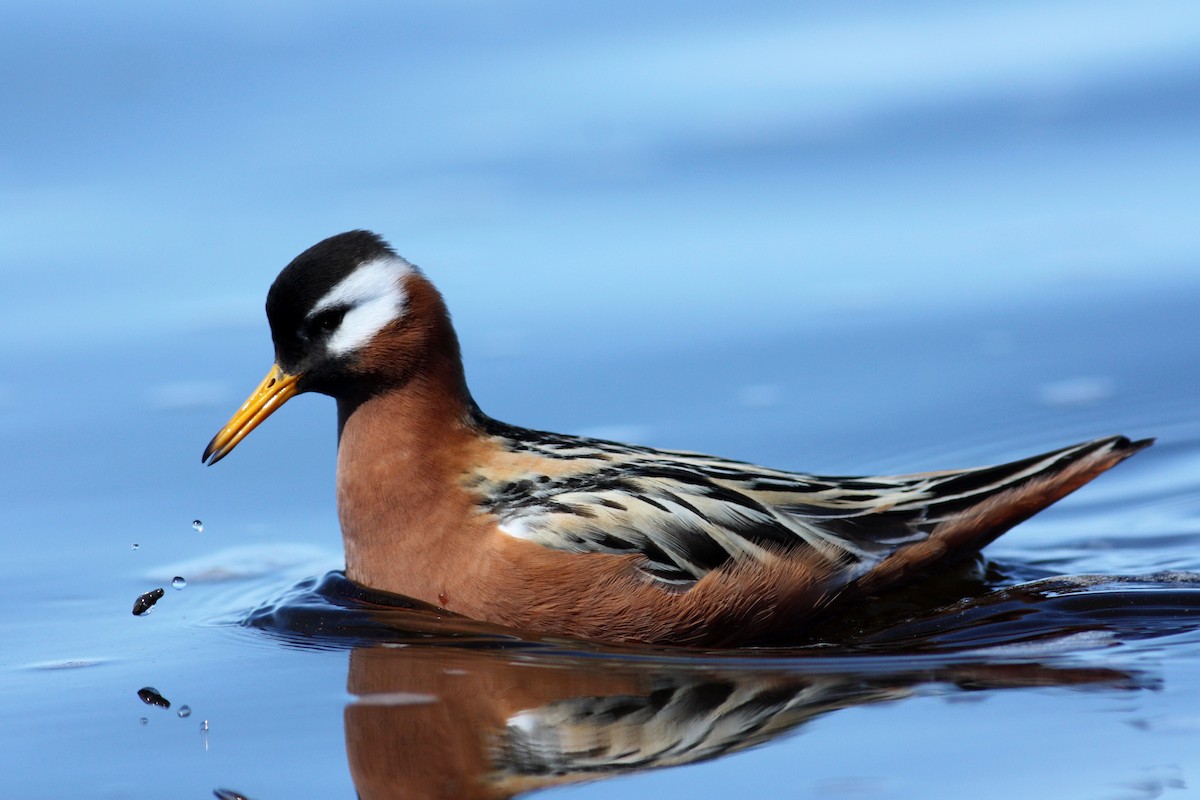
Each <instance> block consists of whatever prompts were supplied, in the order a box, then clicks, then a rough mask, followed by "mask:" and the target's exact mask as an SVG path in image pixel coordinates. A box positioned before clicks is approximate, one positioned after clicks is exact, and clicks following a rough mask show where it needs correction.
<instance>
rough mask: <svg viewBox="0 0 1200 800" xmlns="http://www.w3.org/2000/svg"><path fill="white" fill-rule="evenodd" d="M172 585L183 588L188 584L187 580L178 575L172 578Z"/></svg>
mask: <svg viewBox="0 0 1200 800" xmlns="http://www.w3.org/2000/svg"><path fill="white" fill-rule="evenodd" d="M171 585H172V586H174V587H175V588H176V589H182V588H183V587H185V586H187V581H186V580H184V579H183V578H182V577H180V576H179V575H176V576H175V577H174V578H172V579H171Z"/></svg>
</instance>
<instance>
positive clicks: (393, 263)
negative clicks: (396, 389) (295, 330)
mask: <svg viewBox="0 0 1200 800" xmlns="http://www.w3.org/2000/svg"><path fill="white" fill-rule="evenodd" d="M412 270H413V268H412V265H411V264H409V263H408V262H407V261H405V260H404V259H402V258H395V257H393V256H387V257H385V258H377V259H375V260H373V261H366V262H363V263H362V264H361V265H360V266H359V267H358V269H356V270H354V272H351V273H350V274H349V275H347V276H346V277H345V278H343V279H342V281H341V283H339V284H338V285H337V286H334V287H333V288H332V289H330V290H329V293H328V294H326V295H325V296H324V297H322V298H321V299H320V301H319V302H318V303H317V304H316V305H315V306H313V310H312V311H310V312H308V318H309V319H311V318H312V317H314V316H316V315H317V314H320V313H321V312H322V311H325V310H326V309H329V308H334V307H337V306H348V307H349V311H347V312H346V316H345V317H343V318H342V324H341V325H339V326H338V329H337V330H336V331H334V332H333V335H332V336H330V337H329V342H328V345H327V347H328V349H329V352H330V354H332V355H344V354H346V353H350V352H353V351H354V350H357V349H358V348H360V347H362V346H363V345H365V344H366V343H367V342H369V341H371V339H373V338H374V337H375V334H377V333H379V331H381V330H383V328H384V327H385V326H386V325H388V324H389V323H391V322H392V321H394V320H396V319H398V318H399V317H400V315H401V314H402V313H403V312H404V303H405V301H406V300H407V298H406V297H405V293H404V287H403V285H402V284H401V283H400V281H401V279H402V278H403V277H404V276H405V275H407V274H409V273H410V272H412Z"/></svg>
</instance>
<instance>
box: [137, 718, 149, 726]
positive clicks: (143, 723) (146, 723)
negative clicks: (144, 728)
mask: <svg viewBox="0 0 1200 800" xmlns="http://www.w3.org/2000/svg"><path fill="white" fill-rule="evenodd" d="M138 724H139V725H149V724H150V720H149V719H147V718H146V717H142V718H141V719H139V720H138Z"/></svg>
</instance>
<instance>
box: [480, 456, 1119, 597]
mask: <svg viewBox="0 0 1200 800" xmlns="http://www.w3.org/2000/svg"><path fill="white" fill-rule="evenodd" d="M524 433H525V434H526V435H525V436H519V435H518V436H516V437H515V438H516V440H517V444H516V445H515V447H516V448H517V449H522V450H525V451H530V452H537V453H539V454H541V455H544V456H546V457H548V458H553V459H558V460H560V462H561V461H570V462H573V463H571V464H570V465H569V467H571V468H572V469H569V471H567V472H566V473H565V474H559V475H558V476H557V477H553V478H548V477H545V476H541V477H539V478H537V479H529V478H525V479H521V480H518V481H513V482H510V483H508V484H504V485H501V486H497V487H494V491H492V492H491V493H489V497H488V498H487V500H486V501H485V503H484V505H485V507H486V508H487V510H489V511H491V512H492V513H493V514H495V515H496V516H497V517H498V519H499V523H500V529H501V530H502V531H503V532H504V533H506V534H508V535H510V536H514V537H517V538H521V539H526V540H529V541H533V542H537V543H538V544H541V545H543V546H546V547H551V548H554V549H557V550H566V551H571V552H579V553H611V554H637V555H639V556H641V557H642V559H643V561H642V564H641V568H642V569H643V570H644V571H645V572H646V573H647V574H649V575H650V576H652V577H653V578H655V579H657V580H659V581H661V582H664V583H667V584H672V585H677V586H680V587H683V588H686V587H687V586H690V585H691V584H693V583H695V582H696V581H698V580H699V579H700V578H702V577H704V576H705V575H706V574H708V573H709V572H711V571H712V570H714V569H717V568H719V567H721V566H723V565H725V564H727V563H729V562H731V561H739V560H743V559H755V560H764V561H765V560H769V559H771V558H777V557H780V556H802V555H804V554H805V551H808V553H807V554H808V555H809V556H810V557H817V558H823V559H827V560H828V561H830V562H831V563H834V564H837V565H839V567H841V568H842V569H843V570H844V573H843V575H844V578H845V579H847V580H853V579H854V578H855V577H857V576H859V575H862V574H864V573H865V572H867V571H869V570H870V569H871V568H872V567H873V566H875V565H876V564H878V563H879V562H880V561H882V560H883V559H884V558H886V557H887V556H889V555H891V554H892V553H893V552H895V551H896V550H897V549H899V548H901V547H903V546H905V545H908V544H912V543H915V542H920V541H923V540H925V539H927V538H928V537H929V534H930V533H931V532H932V531H933V529H934V528H935V527H936V526H937V525H938V524H939V523H940V522H942V521H944V520H946V519H949V518H951V517H953V516H955V515H957V514H960V513H961V512H962V511H964V510H965V509H967V508H969V507H971V506H973V505H975V504H977V503H979V502H980V501H981V500H983V499H984V498H986V497H990V496H992V495H995V494H997V493H999V492H1002V491H1004V490H1006V489H1009V488H1013V487H1015V486H1018V485H1020V484H1021V483H1024V482H1025V481H1027V480H1029V479H1031V478H1034V477H1036V476H1038V475H1043V474H1046V473H1048V472H1054V471H1057V470H1059V469H1062V468H1064V467H1065V466H1066V465H1067V464H1068V463H1071V462H1072V461H1074V460H1075V459H1077V458H1079V457H1080V456H1081V455H1082V454H1086V453H1090V452H1093V451H1094V449H1095V447H1096V446H1097V445H1098V444H1100V443H1104V442H1107V441H1109V440H1097V441H1096V442H1088V443H1084V444H1080V445H1075V446H1073V447H1068V448H1064V449H1062V450H1056V451H1054V452H1051V453H1046V454H1043V455H1039V456H1034V457H1032V458H1027V459H1023V460H1021V461H1015V462H1012V463H1008V464H1002V465H999V466H993V467H980V468H975V469H966V470H953V471H944V472H931V473H918V474H913V475H898V476H882V477H828V476H824V477H823V476H814V475H804V474H799V473H793V472H785V471H781V470H772V469H767V468H764V467H759V466H756V465H753V464H748V463H745V462H739V461H730V460H727V459H721V458H717V457H714V456H707V455H702V454H698V453H687V452H681V451H668V450H655V449H652V448H646V447H636V446H630V445H623V444H619V443H616V442H607V441H603V440H596V439H585V438H581V437H570V436H561V435H557V434H544V433H540V432H524ZM559 467H560V468H559V469H558V470H556V472H558V473H562V472H563V469H562V464H561V463H560V464H559Z"/></svg>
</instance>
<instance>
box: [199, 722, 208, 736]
mask: <svg viewBox="0 0 1200 800" xmlns="http://www.w3.org/2000/svg"><path fill="white" fill-rule="evenodd" d="M200 732H201V733H208V720H204V722H201V723H200Z"/></svg>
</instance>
